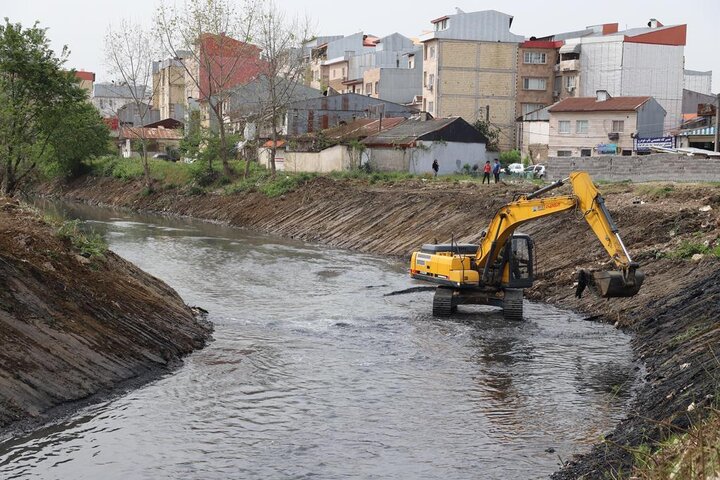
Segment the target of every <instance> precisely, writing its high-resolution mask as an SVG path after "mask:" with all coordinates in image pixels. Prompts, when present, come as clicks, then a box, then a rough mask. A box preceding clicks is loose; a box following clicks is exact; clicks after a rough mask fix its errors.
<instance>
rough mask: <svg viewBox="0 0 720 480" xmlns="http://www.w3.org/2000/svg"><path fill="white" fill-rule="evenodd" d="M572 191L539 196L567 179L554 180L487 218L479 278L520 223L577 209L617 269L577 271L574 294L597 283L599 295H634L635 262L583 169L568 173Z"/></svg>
mask: <svg viewBox="0 0 720 480" xmlns="http://www.w3.org/2000/svg"><path fill="white" fill-rule="evenodd" d="M569 180H570V183H571V184H572V188H573V195H565V196H555V197H545V198H543V197H541V196H540V195H542V194H544V193H547V192H548V191H550V190H554V189H556V188H558V187H561V186H562V185H564V184H565V182H566V181H567V179H565V180H560V181H558V182H555V183H553V184H551V185H549V186H547V187H545V188H542V189H540V190H538V191H536V192H534V193H532V194H529V195H523V196H521V197H519V198H518V199H516V200H514V201H513V202H510V203H508V204H507V205H505V206H503V207H502V208H501V209H500V210H499V211H498V212H497V213H496V214H495V216H494V217H493V219H492V220H491V221H490V225H489V226H488V229H487V231H486V233H485V235H484V237H483V238H482V241H481V243H480V245H479V247H478V250H477V254H476V256H475V263H476V264H477V265H478V266H479V267H482V269H483V270H482V276H481V277H480V278H481V281H482V282H483V283H487V282H488V280H489V278H488V274H489V270H490V266H491V265H492V264H493V263H494V262H495V261H496V260H497V256H498V254H499V253H500V252H501V251H502V249H503V248H504V246H505V244H506V242H507V241H508V240H509V239H510V238H511V236H512V234H513V232H514V231H515V230H516V229H517V228H518V227H519V226H520V225H522V224H523V223H526V222H529V221H531V220H536V219H539V218H542V217H546V216H549V215H554V214H556V213H560V212H564V211H567V210H572V209H577V210H578V211H580V212H581V213H582V215H583V217H584V218H585V220H586V221H587V223H588V225H589V226H590V228H591V230H592V231H593V232H594V233H595V235H596V236H597V238H598V240H599V241H600V243H601V244H602V246H603V247H604V248H605V250H606V251H607V253H608V254H609V255H610V258H611V259H612V260H613V262H614V263H615V266H616V267H617V268H618V269H619V270H618V271H603V272H586V271H581V272H580V278H579V288H578V295H579V294H580V293H582V289H583V288H584V287H585V285H592V286H595V287H597V289H598V290H599V293H600V294H601V295H602V296H603V297H627V296H632V295H635V294H636V293H637V292H638V291H639V289H640V286H641V285H642V282H643V279H644V276H643V274H642V273H641V272H638V271H637V267H638V264H637V263H635V262H633V261H632V259H631V258H630V254H629V253H628V251H627V249H626V248H625V245H624V244H623V241H622V239H621V238H620V234H619V232H618V228H617V226H616V225H615V222H614V221H613V219H612V217H611V215H610V212H609V211H608V210H607V208H606V207H605V201H604V199H603V198H602V195H600V192H599V191H598V190H597V188H595V185H594V184H593V183H592V181H591V179H590V176H589V175H588V174H587V173H585V172H573V173H571V174H570V177H569Z"/></svg>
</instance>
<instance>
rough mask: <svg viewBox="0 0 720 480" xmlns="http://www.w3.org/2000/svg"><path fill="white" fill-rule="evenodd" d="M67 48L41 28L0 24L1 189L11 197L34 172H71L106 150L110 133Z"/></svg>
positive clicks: (74, 173) (36, 25) (79, 169)
mask: <svg viewBox="0 0 720 480" xmlns="http://www.w3.org/2000/svg"><path fill="white" fill-rule="evenodd" d="M68 54H69V51H68V50H67V48H66V47H64V48H63V50H62V52H61V53H60V55H57V54H56V53H55V52H54V51H53V50H52V49H51V48H50V40H49V39H48V38H47V37H46V36H45V29H43V28H41V27H40V26H38V24H35V25H33V26H32V27H30V28H23V26H22V25H21V24H19V23H10V21H9V20H8V19H5V22H4V24H0V193H1V194H4V195H7V196H10V195H13V194H14V193H15V192H16V191H17V190H18V188H20V187H21V186H22V185H23V184H24V183H25V182H27V181H28V180H30V178H31V177H32V176H33V175H35V174H36V173H37V172H38V171H44V173H45V174H46V175H54V176H64V177H69V176H75V175H78V174H80V173H82V169H83V161H84V160H86V159H87V158H89V157H91V156H93V155H100V154H103V153H106V152H107V151H108V146H109V133H108V129H107V127H106V126H105V124H104V123H103V121H102V119H101V118H100V114H99V113H98V112H97V110H95V108H94V107H93V106H92V105H91V104H90V103H88V102H87V92H86V91H85V90H83V89H82V88H81V87H80V85H79V83H78V81H77V79H76V78H75V75H74V72H72V71H70V72H69V71H66V70H64V64H65V62H66V60H67V57H68Z"/></svg>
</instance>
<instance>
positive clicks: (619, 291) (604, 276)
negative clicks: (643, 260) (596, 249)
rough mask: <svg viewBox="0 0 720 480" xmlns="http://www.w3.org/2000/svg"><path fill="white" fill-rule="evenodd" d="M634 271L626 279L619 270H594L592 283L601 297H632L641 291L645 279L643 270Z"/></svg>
mask: <svg viewBox="0 0 720 480" xmlns="http://www.w3.org/2000/svg"><path fill="white" fill-rule="evenodd" d="M632 273H633V274H632V276H628V278H627V279H626V278H625V276H624V275H623V272H619V271H602V272H592V283H593V286H594V287H595V289H597V291H598V293H599V294H600V296H601V297H604V298H613V297H632V296H634V295H635V294H636V293H638V292H639V291H640V287H641V286H642V284H643V280H645V274H644V273H643V272H641V271H637V270H636V271H633V272H632Z"/></svg>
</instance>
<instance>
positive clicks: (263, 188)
mask: <svg viewBox="0 0 720 480" xmlns="http://www.w3.org/2000/svg"><path fill="white" fill-rule="evenodd" d="M230 167H231V169H232V170H233V172H235V174H234V175H233V177H232V178H228V177H226V176H225V175H224V172H223V168H222V163H221V162H220V161H216V162H213V168H212V170H209V169H208V167H207V165H206V164H202V163H192V164H188V163H183V162H175V163H173V162H168V161H165V160H155V159H150V160H149V168H150V176H151V177H152V179H153V180H154V182H155V184H156V187H155V188H156V189H162V190H166V189H173V188H184V189H185V192H186V193H187V194H190V195H200V194H203V193H206V192H208V191H221V192H223V193H225V194H235V193H243V192H251V191H257V192H261V193H262V194H264V195H266V196H267V197H270V198H272V197H279V196H281V195H284V194H286V193H289V192H291V191H293V190H295V189H297V188H298V187H300V186H301V185H303V184H305V183H307V182H309V181H311V180H313V179H314V178H316V177H319V176H325V177H327V178H333V179H337V180H358V181H362V182H367V183H368V184H370V185H375V184H383V185H391V184H394V183H400V182H404V181H407V180H413V179H414V180H421V181H431V180H433V181H438V182H444V183H456V184H457V183H460V182H477V183H479V182H480V181H481V177H478V176H475V175H472V174H455V175H443V176H441V177H438V178H437V179H433V176H432V175H430V174H420V175H416V174H412V173H408V172H366V171H364V170H352V171H343V172H329V173H326V174H319V173H307V172H299V173H292V172H285V171H278V172H277V174H276V175H275V177H274V178H273V177H272V175H271V174H270V171H269V170H268V169H266V168H264V167H262V166H260V165H259V164H257V163H256V162H251V163H250V171H249V176H248V178H243V173H244V171H245V161H244V160H232V161H230ZM90 173H91V175H95V176H99V177H113V178H118V179H121V180H128V181H130V180H136V179H140V178H142V177H143V166H142V161H141V160H140V159H139V158H122V157H116V156H105V157H100V158H96V159H93V160H92V161H91V162H90ZM532 183H540V182H539V181H533V182H532Z"/></svg>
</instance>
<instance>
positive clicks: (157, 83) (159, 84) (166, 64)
mask: <svg viewBox="0 0 720 480" xmlns="http://www.w3.org/2000/svg"><path fill="white" fill-rule="evenodd" d="M189 56H190V54H189V53H188V54H186V55H184V56H183V57H182V58H169V59H166V60H161V61H158V62H153V96H152V105H153V108H154V109H156V110H158V111H159V112H160V118H162V119H165V118H174V119H175V120H179V121H181V122H184V121H185V104H186V102H187V98H186V97H185V73H186V72H185V67H184V66H183V59H184V58H187V57H189Z"/></svg>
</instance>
